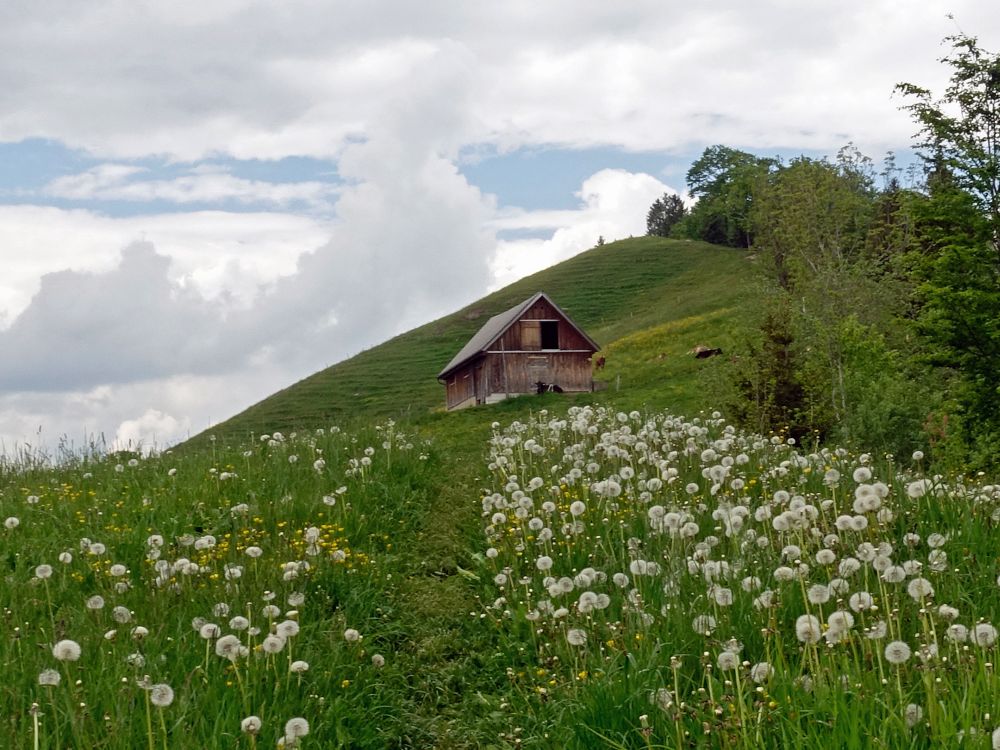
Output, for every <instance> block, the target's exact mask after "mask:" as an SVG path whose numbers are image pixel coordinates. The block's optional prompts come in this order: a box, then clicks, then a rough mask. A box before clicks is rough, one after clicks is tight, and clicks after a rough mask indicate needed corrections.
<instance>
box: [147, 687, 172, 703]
mask: <svg viewBox="0 0 1000 750" xmlns="http://www.w3.org/2000/svg"><path fill="white" fill-rule="evenodd" d="M149 702H150V703H152V704H153V705H154V706H156V707H157V708H166V707H167V706H169V705H170V704H171V703H173V702H174V689H173V688H172V687H170V685H167V684H166V683H163V682H160V683H158V684H156V685H153V686H152V687H151V688H150V689H149Z"/></svg>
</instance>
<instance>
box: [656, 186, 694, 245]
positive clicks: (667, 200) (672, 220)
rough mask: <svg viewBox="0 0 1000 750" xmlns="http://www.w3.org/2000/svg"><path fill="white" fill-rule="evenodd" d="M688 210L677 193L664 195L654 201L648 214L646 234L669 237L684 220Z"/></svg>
mask: <svg viewBox="0 0 1000 750" xmlns="http://www.w3.org/2000/svg"><path fill="white" fill-rule="evenodd" d="M686 213H687V209H686V208H685V207H684V201H683V200H681V197H680V196H679V195H677V194H676V193H664V194H663V196H662V197H660V198H657V199H656V200H655V201H653V205H652V206H650V207H649V212H648V213H647V214H646V234H647V235H650V236H655V237H669V236H670V230H671V229H673V228H674V225H675V224H676V223H677V222H679V221H680V220H681V219H683V218H684V214H686Z"/></svg>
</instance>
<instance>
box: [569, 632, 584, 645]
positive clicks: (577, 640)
mask: <svg viewBox="0 0 1000 750" xmlns="http://www.w3.org/2000/svg"><path fill="white" fill-rule="evenodd" d="M566 641H567V642H568V643H569V645H571V646H584V645H586V643H587V631H585V630H580V628H570V629H569V630H568V631H567V632H566Z"/></svg>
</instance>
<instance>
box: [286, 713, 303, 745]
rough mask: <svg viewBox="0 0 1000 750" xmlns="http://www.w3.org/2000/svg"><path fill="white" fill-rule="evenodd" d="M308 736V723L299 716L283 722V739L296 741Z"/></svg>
mask: <svg viewBox="0 0 1000 750" xmlns="http://www.w3.org/2000/svg"><path fill="white" fill-rule="evenodd" d="M307 734H309V722H308V721H306V720H305V719H303V718H302V717H301V716H296V717H295V718H294V719H289V720H288V721H286V722H285V739H288V740H297V739H298V738H299V737H305V736H306V735H307Z"/></svg>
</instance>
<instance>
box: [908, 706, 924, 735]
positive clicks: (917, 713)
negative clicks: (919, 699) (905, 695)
mask: <svg viewBox="0 0 1000 750" xmlns="http://www.w3.org/2000/svg"><path fill="white" fill-rule="evenodd" d="M903 718H904V719H905V720H906V726H908V727H910V728H911V729H912V728H913V727H915V726H916V725H917V724H919V723H920V720H921V719H922V718H924V709H922V708H921V707H920V706H918V705H917V704H916V703H911V704H909V705H908V706H907V707H906V708H905V709H903Z"/></svg>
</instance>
